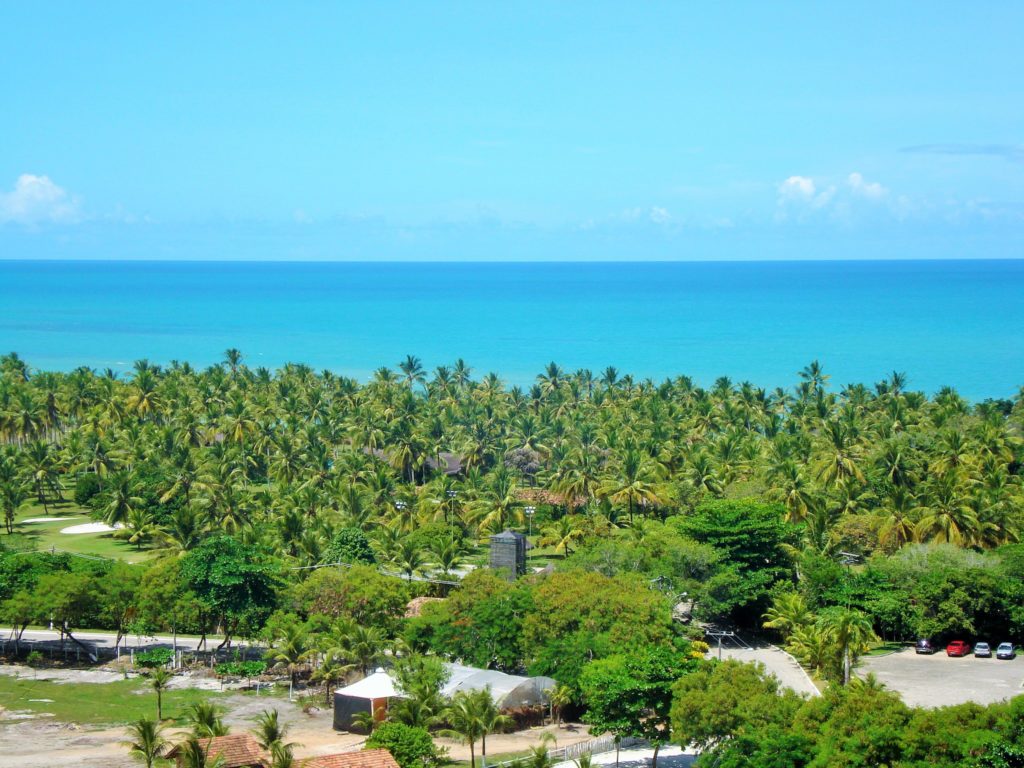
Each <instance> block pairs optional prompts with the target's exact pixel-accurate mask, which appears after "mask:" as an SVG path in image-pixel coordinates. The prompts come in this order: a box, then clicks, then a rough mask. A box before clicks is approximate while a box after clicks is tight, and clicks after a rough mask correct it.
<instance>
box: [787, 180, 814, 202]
mask: <svg viewBox="0 0 1024 768" xmlns="http://www.w3.org/2000/svg"><path fill="white" fill-rule="evenodd" d="M815 189H816V187H815V185H814V179H812V178H810V177H808V176H790V177H789V178H788V179H786V180H785V181H784V182H782V183H781V184H779V197H782V198H785V199H787V200H800V199H804V200H810V199H812V198H813V197H814V191H815Z"/></svg>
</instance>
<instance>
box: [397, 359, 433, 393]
mask: <svg viewBox="0 0 1024 768" xmlns="http://www.w3.org/2000/svg"><path fill="white" fill-rule="evenodd" d="M398 369H399V370H400V371H401V372H402V373H403V374H405V385H406V386H407V387H409V389H412V388H413V386H414V385H416V384H423V382H425V381H426V380H427V374H426V372H425V371H424V370H423V363H422V361H421V360H420V359H419V358H418V357H416V356H415V355H406V356H405V360H403V361H402V362H400V363H399V364H398Z"/></svg>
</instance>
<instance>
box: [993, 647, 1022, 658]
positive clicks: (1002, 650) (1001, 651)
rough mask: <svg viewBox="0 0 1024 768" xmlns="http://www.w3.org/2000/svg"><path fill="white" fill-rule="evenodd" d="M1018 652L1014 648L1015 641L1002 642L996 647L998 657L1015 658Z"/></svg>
mask: <svg viewBox="0 0 1024 768" xmlns="http://www.w3.org/2000/svg"><path fill="white" fill-rule="evenodd" d="M1016 655H1017V652H1016V651H1015V650H1014V649H1013V643H1000V644H999V647H998V648H996V658H997V659H1013V658H1014V657H1016Z"/></svg>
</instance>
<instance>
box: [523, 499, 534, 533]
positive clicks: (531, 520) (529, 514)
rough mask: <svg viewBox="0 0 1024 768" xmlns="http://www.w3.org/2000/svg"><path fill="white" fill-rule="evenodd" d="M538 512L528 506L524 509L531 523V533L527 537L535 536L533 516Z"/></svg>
mask: <svg viewBox="0 0 1024 768" xmlns="http://www.w3.org/2000/svg"><path fill="white" fill-rule="evenodd" d="M536 511H537V508H536V507H534V506H528V507H525V508H524V509H523V512H524V513H525V514H526V519H527V521H529V524H530V532H529V533H528V534H527V536H533V515H534V513H535V512H536Z"/></svg>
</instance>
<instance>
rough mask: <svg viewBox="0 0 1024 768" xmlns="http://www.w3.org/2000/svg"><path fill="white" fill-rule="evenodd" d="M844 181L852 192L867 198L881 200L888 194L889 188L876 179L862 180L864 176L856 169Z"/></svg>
mask: <svg viewBox="0 0 1024 768" xmlns="http://www.w3.org/2000/svg"><path fill="white" fill-rule="evenodd" d="M846 183H847V184H849V185H850V189H851V190H852V191H853V194H855V195H857V196H858V197H863V198H866V199H868V200H881V199H882V198H883V197H885V196H886V195H887V194H889V190H887V189H886V188H885V187H883V186H882V185H881V184H879V183H878V182H877V181H871V182H868V181H864V177H863V176H861V175H860V174H859V173H857V172H856V171H854V172H853V173H851V174H850V175H849V176H848V177H847V178H846Z"/></svg>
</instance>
